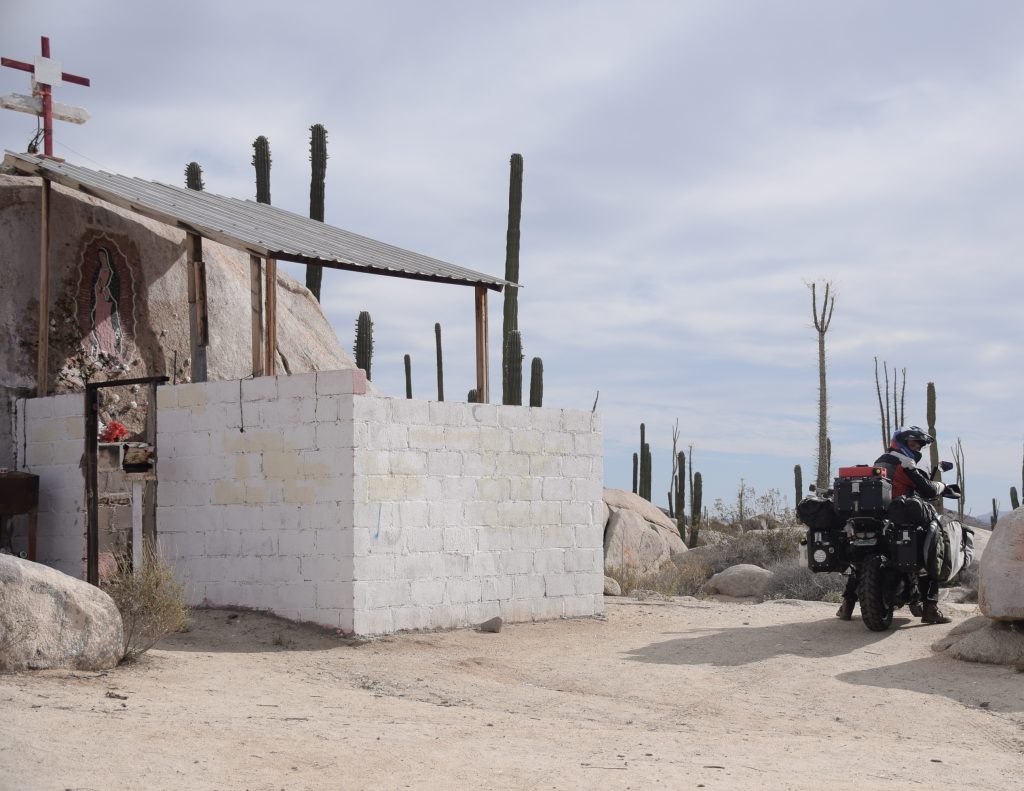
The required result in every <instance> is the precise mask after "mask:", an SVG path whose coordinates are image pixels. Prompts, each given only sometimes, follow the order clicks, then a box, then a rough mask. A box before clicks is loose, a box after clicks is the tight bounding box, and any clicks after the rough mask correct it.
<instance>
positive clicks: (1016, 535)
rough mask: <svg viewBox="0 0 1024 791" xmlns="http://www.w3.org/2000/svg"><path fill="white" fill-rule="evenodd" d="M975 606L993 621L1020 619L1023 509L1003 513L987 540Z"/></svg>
mask: <svg viewBox="0 0 1024 791" xmlns="http://www.w3.org/2000/svg"><path fill="white" fill-rule="evenodd" d="M978 606H979V607H981V611H982V612H983V613H984V614H985V615H987V616H988V617H989V618H993V619H995V620H999V621H1024V508H1017V509H1016V510H1014V511H1011V512H1010V513H1009V514H1006V515H1004V516H1003V517H1002V518H1001V519H1000V520H999V521H998V522H997V523H996V526H995V529H994V530H993V531H992V534H991V536H990V537H989V539H988V546H986V547H985V551H984V554H983V555H982V558H981V577H980V580H979V583H978Z"/></svg>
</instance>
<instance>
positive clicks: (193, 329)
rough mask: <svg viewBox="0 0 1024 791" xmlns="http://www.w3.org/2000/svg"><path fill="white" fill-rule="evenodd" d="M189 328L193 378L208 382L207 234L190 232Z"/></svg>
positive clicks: (197, 380)
mask: <svg viewBox="0 0 1024 791" xmlns="http://www.w3.org/2000/svg"><path fill="white" fill-rule="evenodd" d="M187 271H188V327H189V341H190V345H191V354H192V371H191V379H192V381H193V382H205V381H206V347H207V345H208V344H209V341H210V331H209V327H210V322H209V317H208V314H207V309H206V264H204V263H203V237H201V236H199V234H194V233H190V234H189V235H188V270H187Z"/></svg>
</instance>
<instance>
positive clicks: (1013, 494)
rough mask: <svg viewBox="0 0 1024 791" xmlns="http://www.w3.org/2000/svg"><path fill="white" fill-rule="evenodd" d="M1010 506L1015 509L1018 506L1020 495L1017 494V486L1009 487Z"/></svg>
mask: <svg viewBox="0 0 1024 791" xmlns="http://www.w3.org/2000/svg"><path fill="white" fill-rule="evenodd" d="M1010 507H1011V508H1012V509H1013V510H1014V511H1016V510H1017V509H1018V508H1020V497H1018V496H1017V487H1016V486H1011V487H1010Z"/></svg>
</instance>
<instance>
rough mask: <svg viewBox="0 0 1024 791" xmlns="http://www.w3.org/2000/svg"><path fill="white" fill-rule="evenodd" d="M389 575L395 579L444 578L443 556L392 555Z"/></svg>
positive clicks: (431, 553)
mask: <svg viewBox="0 0 1024 791" xmlns="http://www.w3.org/2000/svg"><path fill="white" fill-rule="evenodd" d="M391 558H392V560H393V561H394V562H393V565H392V568H391V573H392V574H393V575H394V577H395V579H401V580H410V581H414V580H421V579H438V578H441V577H443V576H444V556H443V555H442V554H441V553H440V552H413V553H410V554H408V555H392V556H391Z"/></svg>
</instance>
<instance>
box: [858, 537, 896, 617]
mask: <svg viewBox="0 0 1024 791" xmlns="http://www.w3.org/2000/svg"><path fill="white" fill-rule="evenodd" d="M888 576H889V575H888V574H887V569H886V563H885V558H883V557H882V556H881V555H872V556H871V557H869V558H868V559H867V560H866V561H864V565H863V566H862V567H861V570H860V579H859V580H858V583H857V598H858V599H860V615H861V618H862V619H863V620H864V625H865V626H867V627H868V629H870V630H871V631H872V632H884V631H885V630H886V629H888V628H889V626H891V625H892V610H893V606H892V602H890V601H889V596H888V589H889V580H888Z"/></svg>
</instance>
